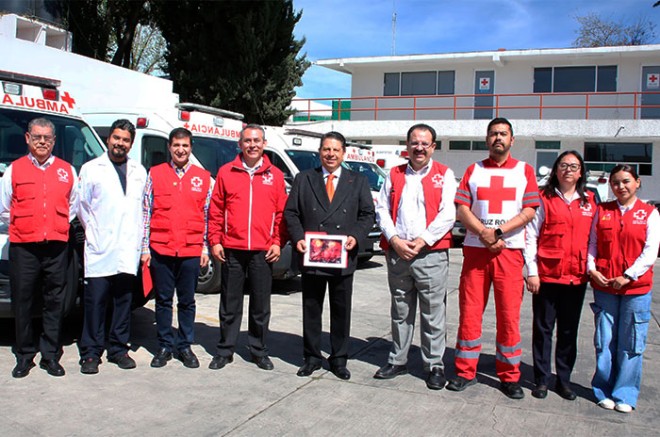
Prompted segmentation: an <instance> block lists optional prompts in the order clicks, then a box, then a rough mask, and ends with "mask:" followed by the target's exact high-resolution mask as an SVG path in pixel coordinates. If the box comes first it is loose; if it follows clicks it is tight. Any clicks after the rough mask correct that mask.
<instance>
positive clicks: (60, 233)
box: [9, 156, 74, 243]
mask: <svg viewBox="0 0 660 437" xmlns="http://www.w3.org/2000/svg"><path fill="white" fill-rule="evenodd" d="M11 175H12V177H11V185H12V198H11V210H10V225H9V241H10V242H12V243H38V242H41V241H48V240H53V241H68V240H69V199H70V196H71V190H72V189H73V183H74V181H73V174H72V172H71V165H69V164H68V163H67V162H65V161H63V160H61V159H59V158H55V160H54V161H53V164H52V165H50V166H49V167H48V168H47V169H46V170H41V169H38V168H37V167H36V166H35V165H34V164H33V163H32V161H30V158H28V157H27V156H24V157H22V158H19V159H17V160H16V161H14V163H13V164H12V173H11Z"/></svg>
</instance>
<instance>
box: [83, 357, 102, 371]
mask: <svg viewBox="0 0 660 437" xmlns="http://www.w3.org/2000/svg"><path fill="white" fill-rule="evenodd" d="M99 364H101V359H100V358H96V357H89V358H81V359H80V373H84V374H85V375H94V374H96V373H99Z"/></svg>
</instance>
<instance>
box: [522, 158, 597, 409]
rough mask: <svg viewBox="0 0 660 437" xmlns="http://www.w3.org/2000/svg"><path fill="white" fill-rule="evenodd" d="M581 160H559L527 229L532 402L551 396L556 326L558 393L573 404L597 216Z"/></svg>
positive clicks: (526, 257)
mask: <svg viewBox="0 0 660 437" xmlns="http://www.w3.org/2000/svg"><path fill="white" fill-rule="evenodd" d="M586 183H587V179H586V169H585V167H584V161H583V160H582V156H581V155H580V154H579V153H578V152H576V151H575V150H569V151H566V152H564V153H562V154H561V155H559V157H558V158H557V160H556V161H555V163H554V165H553V166H552V171H551V172H550V176H549V179H548V183H547V184H546V185H545V187H543V190H542V191H541V204H540V205H539V208H538V209H537V210H536V215H535V216H534V219H533V220H532V221H531V222H530V223H529V224H528V225H527V228H526V238H525V241H526V244H525V264H526V265H527V289H528V290H529V291H530V292H531V293H532V294H533V296H532V309H533V312H534V319H533V330H532V354H533V357H534V383H535V385H536V386H535V388H534V390H532V396H534V397H535V398H539V399H543V398H545V397H546V396H547V394H548V383H549V382H550V381H549V380H550V377H551V376H552V373H551V367H552V366H551V360H550V357H551V353H552V332H553V331H554V328H555V324H556V325H557V345H556V347H555V349H556V350H555V370H556V371H557V381H556V383H555V391H556V392H557V394H559V396H561V397H562V398H564V399H567V400H569V401H572V400H574V399H575V392H574V391H573V390H572V389H571V372H572V371H573V366H574V365H575V359H576V357H577V335H578V327H579V326H580V314H581V313H582V303H583V301H584V294H585V291H586V289H587V246H588V244H589V231H590V230H591V221H592V220H593V216H594V214H595V212H596V204H595V203H594V199H593V195H592V194H591V193H589V192H588V191H587V190H586Z"/></svg>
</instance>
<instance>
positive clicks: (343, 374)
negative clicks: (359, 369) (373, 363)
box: [330, 366, 351, 381]
mask: <svg viewBox="0 0 660 437" xmlns="http://www.w3.org/2000/svg"><path fill="white" fill-rule="evenodd" d="M330 371H331V372H332V373H333V374H334V375H335V376H336V377H337V378H339V379H343V380H344V381H348V380H349V379H351V372H349V371H348V369H347V368H346V366H332V367H330Z"/></svg>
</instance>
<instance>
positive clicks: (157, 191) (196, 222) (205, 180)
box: [149, 163, 211, 257]
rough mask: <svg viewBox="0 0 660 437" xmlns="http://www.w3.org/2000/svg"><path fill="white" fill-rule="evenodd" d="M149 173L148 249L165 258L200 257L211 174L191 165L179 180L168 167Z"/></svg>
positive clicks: (169, 165) (161, 165)
mask: <svg viewBox="0 0 660 437" xmlns="http://www.w3.org/2000/svg"><path fill="white" fill-rule="evenodd" d="M150 173H151V181H152V186H153V203H152V208H151V210H152V213H151V223H150V229H151V231H150V236H149V244H150V246H151V248H152V249H153V250H155V251H156V252H158V253H159V254H161V255H166V256H181V257H189V256H200V255H201V254H202V248H203V245H204V228H205V217H204V206H205V204H206V195H207V193H208V191H209V184H210V181H211V174H210V173H209V172H208V171H206V170H204V169H202V168H200V167H197V166H196V165H191V166H190V167H189V168H188V170H187V171H186V173H185V175H184V176H183V177H182V178H179V176H178V175H177V174H176V172H175V171H174V169H173V168H172V165H171V164H170V163H163V164H160V165H157V166H155V167H152V168H151V170H150ZM174 223H176V225H175V224H174Z"/></svg>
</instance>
